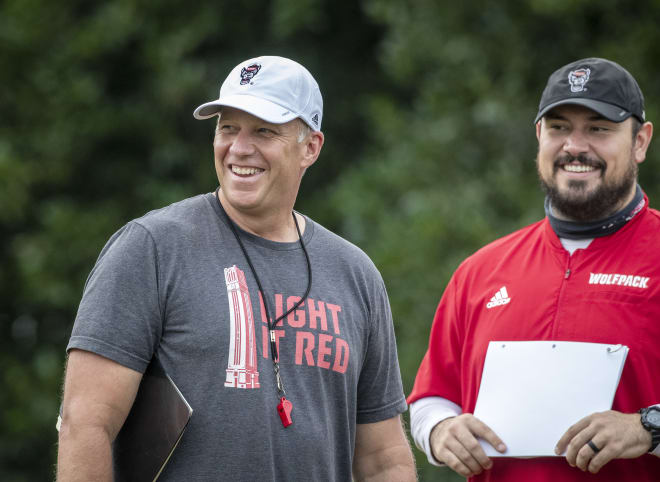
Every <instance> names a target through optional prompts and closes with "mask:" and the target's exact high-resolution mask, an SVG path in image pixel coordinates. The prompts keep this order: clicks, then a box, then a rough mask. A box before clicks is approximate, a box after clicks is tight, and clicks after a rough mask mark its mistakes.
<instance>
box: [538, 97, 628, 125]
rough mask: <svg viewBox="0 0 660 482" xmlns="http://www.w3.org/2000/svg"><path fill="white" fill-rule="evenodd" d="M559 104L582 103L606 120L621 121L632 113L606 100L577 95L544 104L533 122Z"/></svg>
mask: <svg viewBox="0 0 660 482" xmlns="http://www.w3.org/2000/svg"><path fill="white" fill-rule="evenodd" d="M560 105H582V106H584V107H587V108H588V109H591V110H593V111H594V112H597V113H599V114H600V115H602V116H603V117H605V118H606V119H608V120H611V121H612V122H623V121H624V120H626V119H627V118H628V117H630V116H631V115H632V113H631V112H628V111H627V110H625V109H622V108H621V107H618V106H616V105H612V104H608V103H606V102H601V101H600V100H594V99H581V98H579V97H576V98H571V99H562V100H560V101H558V102H553V103H552V104H549V105H546V106H545V107H544V108H543V109H541V110H540V111H539V113H538V114H537V115H536V119H534V124H536V123H537V122H538V121H539V119H541V117H543V116H544V115H546V114H547V113H548V112H549V111H550V110H552V109H554V108H555V107H559V106H560Z"/></svg>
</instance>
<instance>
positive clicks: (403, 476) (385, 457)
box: [353, 444, 417, 482]
mask: <svg viewBox="0 0 660 482" xmlns="http://www.w3.org/2000/svg"><path fill="white" fill-rule="evenodd" d="M353 480H355V481H356V482H362V481H364V482H379V481H382V482H386V481H397V482H399V481H401V482H409V481H416V480H417V471H416V469H415V459H414V458H413V455H412V452H411V450H410V446H409V445H408V444H405V445H397V446H391V447H389V448H388V449H387V450H383V451H380V452H378V453H374V454H370V455H366V456H365V457H362V460H359V461H358V460H356V461H355V463H354V464H353Z"/></svg>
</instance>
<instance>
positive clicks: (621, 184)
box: [539, 154, 638, 222]
mask: <svg viewBox="0 0 660 482" xmlns="http://www.w3.org/2000/svg"><path fill="white" fill-rule="evenodd" d="M568 165H573V166H585V167H592V168H595V169H597V170H599V171H600V178H601V181H600V182H599V183H598V184H597V185H596V186H595V187H591V186H590V185H589V182H588V181H587V180H580V179H569V180H568V181H567V182H566V185H565V187H564V188H560V187H559V186H558V184H557V182H556V178H557V173H558V171H559V170H560V169H565V166H568ZM552 172H553V175H552V177H546V176H543V175H542V174H541V173H540V171H539V178H540V181H541V186H542V187H543V190H544V191H545V193H546V194H547V196H548V198H549V199H550V203H551V204H552V207H553V208H554V209H556V210H558V211H559V212H560V213H562V214H563V215H564V216H566V217H567V218H570V219H572V220H574V221H578V222H587V221H597V220H599V219H604V218H606V217H607V216H609V215H610V214H612V213H614V212H615V211H617V210H618V209H620V208H621V207H623V206H624V205H625V203H626V201H627V199H628V197H629V196H630V193H631V191H633V190H634V187H635V185H636V183H637V172H638V169H637V163H636V162H635V161H634V160H633V159H632V157H631V158H629V160H628V163H627V169H625V170H624V171H623V173H622V175H621V176H617V177H612V178H608V177H607V176H606V174H607V164H606V163H605V162H604V161H603V160H602V159H590V158H588V157H586V156H584V155H579V156H577V157H573V156H571V155H568V154H566V155H563V156H560V157H558V158H557V159H556V160H555V162H554V166H553V171H552ZM576 172H579V171H576Z"/></svg>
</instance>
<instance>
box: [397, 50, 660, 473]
mask: <svg viewBox="0 0 660 482" xmlns="http://www.w3.org/2000/svg"><path fill="white" fill-rule="evenodd" d="M535 124H536V137H537V139H538V143H539V150H538V157H537V167H538V172H539V177H540V179H541V183H542V185H543V187H544V189H545V192H546V201H545V209H546V214H547V216H546V218H545V219H543V220H542V221H539V222H537V223H535V224H533V225H531V226H528V227H526V228H523V229H521V230H520V231H517V232H515V233H512V234H510V235H508V236H506V237H504V238H501V239H499V240H497V241H495V242H493V243H491V244H489V245H487V246H485V247H484V248H482V249H481V250H479V251H478V252H476V253H475V254H474V255H472V256H470V257H469V258H468V259H467V260H465V261H464V262H463V263H462V264H461V265H460V267H459V268H458V269H457V270H456V272H455V273H454V276H453V277H452V279H451V281H450V282H449V284H448V286H447V288H446V290H445V293H444V295H443V297H442V299H441V301H440V303H439V305H438V309H437V311H436V314H435V318H434V321H433V327H432V329H431V336H430V340H429V348H428V351H427V353H426V355H425V357H424V359H423V361H422V364H421V366H420V368H419V371H418V373H417V378H416V381H415V386H414V388H413V391H412V393H411V394H410V396H409V397H408V402H409V403H411V407H410V412H411V428H412V432H413V437H414V438H415V441H416V443H417V445H418V447H420V448H421V449H422V450H424V451H425V452H426V454H427V456H428V458H429V461H430V462H431V463H433V464H435V465H441V464H446V465H447V466H449V467H450V468H452V469H453V470H455V471H456V472H458V473H459V474H461V475H463V476H466V477H472V479H471V480H474V481H511V480H525V481H532V482H541V481H557V480H561V481H583V480H592V475H591V474H590V473H598V474H599V478H598V480H602V481H612V482H614V481H622V480H635V481H652V480H654V481H657V480H660V458H659V456H660V446H659V445H658V442H660V405H658V406H655V404H658V403H660V348H659V346H660V345H658V340H660V213H659V212H658V211H656V210H653V209H651V208H649V205H648V204H649V202H648V198H647V197H646V195H645V194H644V192H643V191H642V189H641V188H640V187H639V185H638V184H637V167H638V164H639V163H641V162H643V161H644V159H645V157H646V151H647V149H648V146H649V144H650V142H651V138H652V135H653V125H652V124H651V123H650V122H647V121H646V119H645V114H644V98H643V95H642V92H641V90H640V88H639V86H638V85H637V82H636V81H635V79H634V78H633V77H632V76H631V75H630V74H629V73H628V72H627V71H626V70H625V69H624V68H622V67H621V66H620V65H618V64H616V63H614V62H611V61H608V60H605V59H598V58H589V59H582V60H579V61H577V62H573V63H571V64H568V65H566V66H564V67H562V68H560V69H559V70H557V71H556V72H554V73H553V74H552V75H551V76H550V78H549V80H548V84H547V86H546V88H545V90H544V92H543V95H542V97H541V102H540V106H539V111H538V115H537V117H536V119H535ZM495 340H541V341H542V340H545V341H550V340H558V341H577V342H594V343H607V344H613V343H617V344H619V343H620V344H623V345H626V346H628V347H629V349H630V351H629V354H628V358H627V360H626V363H625V366H624V369H623V372H622V375H621V380H620V383H619V386H618V389H617V392H616V395H615V398H614V403H613V407H612V410H609V411H606V412H601V413H594V414H591V415H589V416H587V417H585V418H583V419H582V420H579V421H578V420H576V421H575V422H576V423H575V424H574V425H573V426H571V427H570V428H569V429H568V430H567V431H566V432H565V434H564V435H563V436H562V437H561V438H560V440H557V443H556V448H555V453H556V454H557V455H562V456H558V457H545V458H531V459H516V458H509V457H502V458H496V459H495V460H492V459H490V458H489V457H487V456H486V454H485V452H484V450H483V449H482V447H481V445H480V444H479V442H478V439H483V440H485V441H486V442H488V443H489V444H491V445H492V446H493V447H494V448H495V449H496V450H497V451H499V452H501V453H505V452H506V450H507V448H506V442H507V441H506V440H501V439H500V437H499V436H498V434H496V433H495V432H494V431H493V430H491V428H489V427H488V426H487V425H486V424H485V423H483V422H482V421H480V420H479V419H478V418H476V417H474V416H473V415H472V413H473V412H474V408H475V404H476V400H477V394H478V391H479V386H480V382H481V373H482V369H483V366H484V359H485V356H486V350H487V347H488V343H489V342H490V341H495ZM576 369H577V370H579V367H576ZM559 396H561V395H559ZM538 416H539V419H542V418H543V413H539V415H538ZM534 430H535V428H534V427H533V426H530V427H529V431H530V437H533V436H534Z"/></svg>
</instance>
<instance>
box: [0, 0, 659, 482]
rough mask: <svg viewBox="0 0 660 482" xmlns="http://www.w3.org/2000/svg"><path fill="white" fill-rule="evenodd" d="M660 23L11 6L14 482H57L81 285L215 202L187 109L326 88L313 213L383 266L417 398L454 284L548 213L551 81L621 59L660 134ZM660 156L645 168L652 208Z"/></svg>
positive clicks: (654, 7)
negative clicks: (246, 93) (106, 260)
mask: <svg viewBox="0 0 660 482" xmlns="http://www.w3.org/2000/svg"><path fill="white" fill-rule="evenodd" d="M659 17H660V3H658V2H652V1H642V2H636V3H634V4H631V3H629V2H622V1H617V0H603V1H601V2H588V1H585V0H580V1H567V0H532V1H524V2H523V1H521V0H506V1H501V2H487V1H484V0H475V1H470V2H464V3H463V4H460V3H453V4H449V3H447V2H437V1H432V0H416V1H414V2H412V1H405V0H367V1H364V2H331V1H330V0H272V1H270V2H268V1H264V0H258V1H254V2H230V1H226V0H225V1H210V0H200V1H197V2H181V1H176V0H163V1H159V2H147V1H141V0H117V1H115V2H91V1H83V0H62V1H60V2H46V1H44V0H4V1H2V2H0V66H2V67H1V68H0V85H2V89H0V263H1V265H0V266H1V269H0V300H1V302H0V330H2V332H1V333H2V338H0V344H1V348H0V384H1V385H0V386H1V387H2V388H0V402H1V407H2V411H1V412H0V479H2V480H7V481H28V480H46V479H48V478H52V467H53V464H54V461H55V452H56V446H55V443H56V434H55V431H54V422H55V414H56V413H57V407H58V404H59V392H60V384H61V378H62V374H63V365H64V348H65V346H66V342H67V339H68V336H69V334H70V331H71V326H72V322H73V319H74V317H75V312H76V308H77V304H78V302H79V298H80V294H81V292H82V286H83V284H84V281H85V278H86V276H87V274H88V273H89V270H90V269H91V267H92V265H93V262H94V260H95V258H96V256H97V255H98V252H99V251H100V249H101V247H102V246H103V244H104V243H105V241H106V240H107V238H108V237H109V236H110V235H111V234H112V232H114V231H115V230H116V229H118V228H119V227H120V226H121V225H122V224H123V223H125V222H126V221H128V220H129V219H131V218H133V217H136V216H139V215H141V214H143V213H144V212H146V211H148V210H150V209H154V208H158V207H161V206H163V205H165V204H167V203H170V202H173V201H176V200H179V199H182V198H184V197H187V196H191V195H194V194H197V193H199V192H204V191H209V190H212V189H213V188H214V187H215V186H216V185H217V181H216V179H215V173H214V171H213V166H212V156H211V136H212V131H213V123H212V122H211V121H208V122H206V123H200V122H197V121H195V120H194V119H193V118H192V115H191V113H192V110H193V109H194V107H195V106H197V105H198V104H200V103H201V102H204V101H207V100H209V99H211V98H214V97H216V96H217V91H218V89H219V86H220V82H221V81H222V80H223V79H224V77H225V75H226V73H227V72H228V71H229V70H230V69H231V68H232V67H233V66H234V65H235V64H236V63H238V62H239V61H241V60H243V59H246V58H249V57H252V56H257V55H264V54H274V55H283V56H288V57H291V58H294V59H296V60H299V61H300V62H301V63H303V64H304V65H305V66H307V67H308V68H309V70H310V71H311V72H312V73H313V74H314V75H315V77H316V78H317V80H318V81H319V84H320V86H321V90H322V92H323V94H324V99H325V116H324V132H325V134H326V145H325V146H324V150H323V153H322V155H321V159H320V161H319V162H318V163H317V164H316V165H315V166H314V167H313V168H312V169H310V170H309V172H308V173H307V174H306V176H305V180H304V182H303V188H302V190H301V194H300V197H299V201H298V208H299V209H300V210H302V211H303V212H305V213H307V214H309V215H311V216H312V217H313V218H315V219H316V220H317V221H319V222H321V223H323V224H325V225H327V226H328V227H330V228H332V229H334V230H336V231H337V232H339V233H340V234H342V235H344V236H345V237H347V238H348V239H350V240H351V241H353V242H355V243H356V244H358V245H359V246H361V247H362V248H363V249H364V250H365V251H367V253H368V254H369V255H370V256H371V257H372V258H373V260H374V261H375V263H376V264H377V265H378V266H379V268H380V269H381V271H382V273H383V276H384V278H385V281H386V283H387V286H388V291H389V294H390V297H391V302H392V309H393V311H394V315H395V323H396V329H397V336H398V343H399V356H400V360H401V367H402V372H403V377H404V384H405V388H406V391H407V392H409V391H410V389H411V388H412V383H413V379H414V375H415V371H416V369H417V366H418V364H419V362H420V360H421V357H422V355H423V353H424V350H425V347H426V343H427V339H428V333H429V329H430V322H431V319H432V316H433V312H434V309H435V305H436V303H437V301H438V299H439V297H440V295H441V293H442V290H443V288H444V286H445V284H446V283H447V281H448V279H449V277H450V276H451V273H452V272H453V270H454V269H455V268H456V267H457V265H458V264H459V263H460V261H461V260H462V259H464V258H465V257H466V256H467V255H469V254H470V253H471V252H473V251H474V250H476V249H478V248H479V247H480V246H481V245H483V244H484V243H486V242H488V241H491V240H493V239H495V238H496V237H497V236H500V235H502V234H505V233H507V232H510V231H513V230H514V229H516V228H518V227H520V226H522V225H524V224H528V223H531V222H533V221H535V220H536V219H539V218H540V217H541V216H542V215H543V211H542V195H541V193H540V191H539V189H538V186H537V185H538V182H537V180H536V174H535V167H534V162H533V161H534V157H535V150H536V146H535V139H534V130H533V126H532V120H533V117H534V114H535V112H536V105H537V103H538V99H539V96H540V92H541V89H542V88H543V85H544V83H545V80H546V78H547V75H548V74H549V73H550V72H551V71H553V70H554V69H556V68H557V67H559V66H561V65H563V64H565V63H566V62H568V61H570V60H574V59H577V58H581V57H586V56H604V57H608V58H611V59H613V60H616V61H618V62H620V63H622V64H623V65H624V66H626V67H627V68H628V69H629V70H630V71H631V72H632V73H633V74H634V75H635V76H636V77H637V79H638V81H639V83H640V85H641V87H642V89H643V91H644V92H645V94H646V98H647V115H648V117H649V118H650V119H657V118H658V108H659V107H658V106H660V92H659V90H660V86H659V85H658V84H657V82H654V80H655V78H656V77H657V74H658V70H660V62H659V60H660V59H659V58H658V57H659V56H660V50H658V49H657V45H658V44H659V41H660V38H659V37H660V31H659V30H658V29H657V27H656V26H657V25H658V20H659V19H660V18H659ZM656 142H657V141H656ZM657 151H658V150H657V148H655V147H654V146H653V145H652V147H651V151H650V154H649V159H647V162H646V163H645V164H644V165H642V167H641V172H640V175H641V180H642V186H643V187H644V188H645V190H646V192H647V193H648V194H649V196H650V198H651V204H652V205H655V206H657V205H658V204H657V199H659V198H660V174H658V172H660V171H659V170H658V169H656V168H654V166H655V165H656V164H657V162H658V157H659V155H658V154H657ZM654 202H655V204H654ZM418 465H419V470H420V476H421V478H422V480H457V477H455V476H453V475H452V474H451V473H450V472H449V471H448V470H447V469H437V468H432V467H430V466H429V465H428V463H427V462H426V461H425V458H424V457H422V456H419V457H418Z"/></svg>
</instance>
